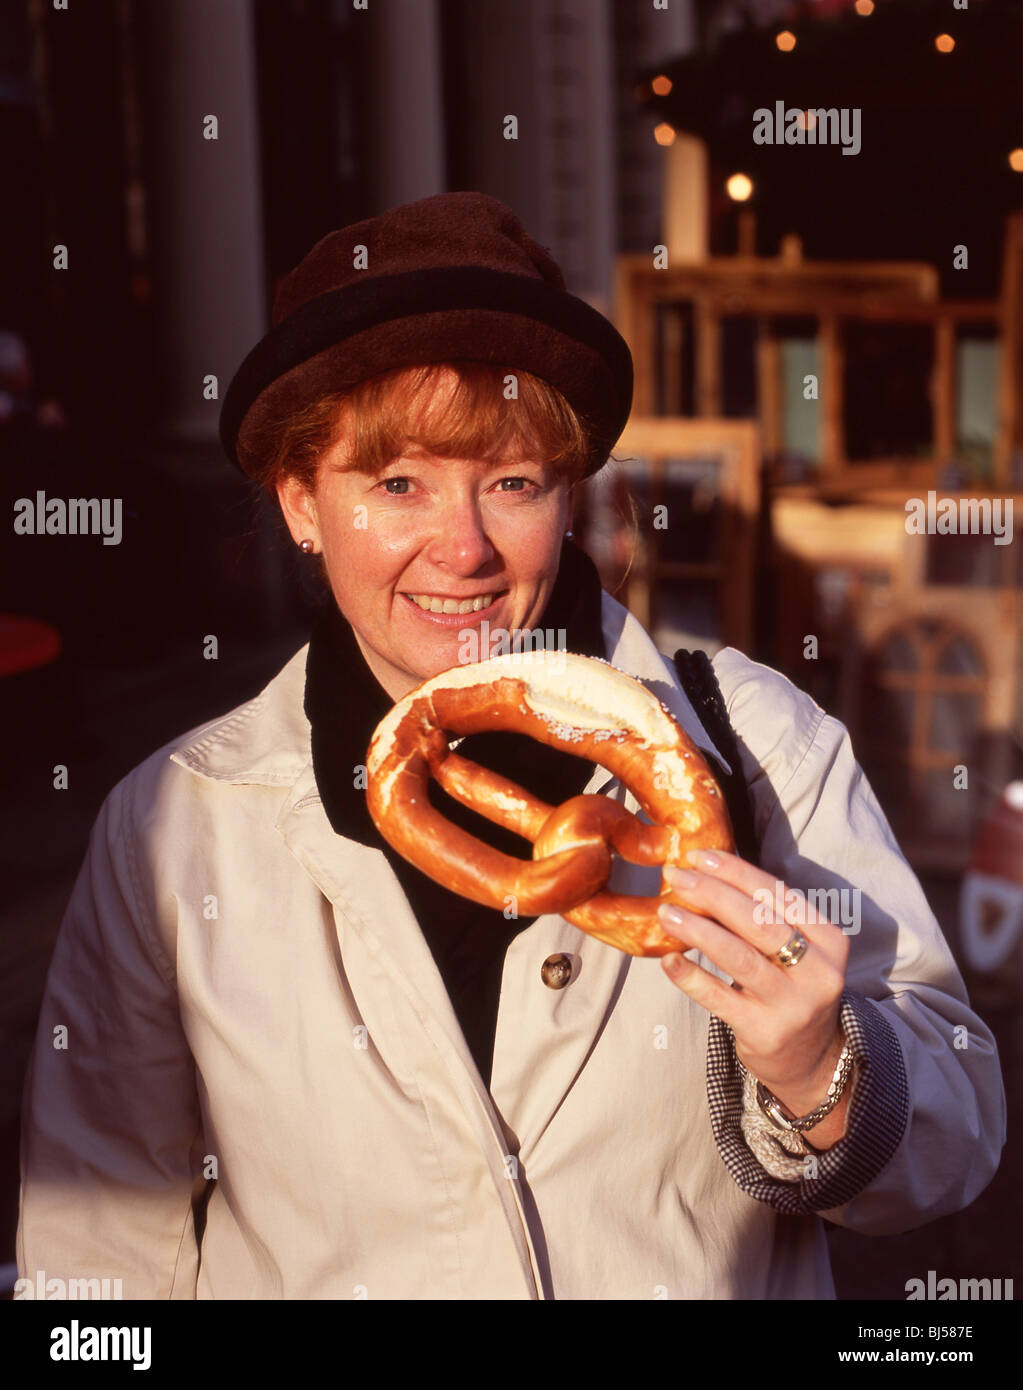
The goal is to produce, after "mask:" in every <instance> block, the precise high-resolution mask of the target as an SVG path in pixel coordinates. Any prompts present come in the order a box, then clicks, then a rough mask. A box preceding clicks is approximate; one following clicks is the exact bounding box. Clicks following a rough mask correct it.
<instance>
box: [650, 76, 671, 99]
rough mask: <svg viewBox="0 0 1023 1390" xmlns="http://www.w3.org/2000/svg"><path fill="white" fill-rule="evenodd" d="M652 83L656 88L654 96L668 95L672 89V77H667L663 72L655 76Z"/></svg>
mask: <svg viewBox="0 0 1023 1390" xmlns="http://www.w3.org/2000/svg"><path fill="white" fill-rule="evenodd" d="M650 85H651V87H653V89H654V96H658V97H666V96H667V95H668V93H669V92H670V91H671V78H670V77H665V76H664V74H663V73H661V74H659V75H658V76H657V77H655V78H654V80H653V81H652V82H651V83H650Z"/></svg>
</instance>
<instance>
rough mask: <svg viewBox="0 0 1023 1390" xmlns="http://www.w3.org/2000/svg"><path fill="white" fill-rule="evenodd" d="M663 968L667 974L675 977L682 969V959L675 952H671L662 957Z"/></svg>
mask: <svg viewBox="0 0 1023 1390" xmlns="http://www.w3.org/2000/svg"><path fill="white" fill-rule="evenodd" d="M664 966H665V969H666V970H667V971H668V973H669V974H671V975H677V974H678V972H679V971H680V970H681V969H682V957H681V956H680V955H679V953H678V952H677V951H672V953H671V954H670V955H668V956H665V957H664Z"/></svg>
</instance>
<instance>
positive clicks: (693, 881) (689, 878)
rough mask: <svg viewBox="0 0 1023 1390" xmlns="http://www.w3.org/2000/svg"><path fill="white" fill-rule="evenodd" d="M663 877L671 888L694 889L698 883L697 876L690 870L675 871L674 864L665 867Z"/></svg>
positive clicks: (698, 878)
mask: <svg viewBox="0 0 1023 1390" xmlns="http://www.w3.org/2000/svg"><path fill="white" fill-rule="evenodd" d="M664 877H665V878H666V879H667V880H668V882H669V883H670V884H671V885H672V887H673V888H695V887H696V885H697V884H698V883H699V881H700V875H699V874H694V873H693V872H692V870H691V869H676V868H675V865H674V864H669V865H668V866H667V868H666V869H665V870H664Z"/></svg>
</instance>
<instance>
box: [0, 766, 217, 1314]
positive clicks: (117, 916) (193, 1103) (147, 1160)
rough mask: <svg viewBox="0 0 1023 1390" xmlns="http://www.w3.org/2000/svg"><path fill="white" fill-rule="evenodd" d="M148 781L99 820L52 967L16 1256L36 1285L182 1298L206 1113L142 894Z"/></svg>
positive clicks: (29, 1117)
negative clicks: (108, 1286) (138, 810)
mask: <svg viewBox="0 0 1023 1390" xmlns="http://www.w3.org/2000/svg"><path fill="white" fill-rule="evenodd" d="M143 767H145V765H143ZM141 771H142V770H141V769H138V770H137V771H136V773H133V774H132V775H131V776H129V777H128V778H126V779H125V781H124V782H122V783H120V784H119V786H117V787H116V788H115V789H114V790H113V792H111V794H110V796H109V797H108V798H107V801H106V802H105V803H104V805H103V807H102V809H101V811H100V814H99V817H98V819H97V821H96V824H95V826H94V827H93V831H92V835H91V838H90V841H89V848H88V852H87V854H86V857H85V861H84V864H83V865H82V869H81V871H80V873H79V876H78V879H77V882H76V884H75V888H74V891H73V893H72V896H71V900H70V903H69V905H68V909H67V912H66V914H65V917H64V920H63V922H62V924H61V928H60V933H59V936H58V940H57V946H56V950H55V952H54V956H53V960H52V962H51V965H50V970H49V975H48V977H47V982H46V989H45V993H44V997H43V1003H42V1010H41V1013H40V1018H39V1026H38V1031H37V1034H36V1040H35V1047H34V1050H33V1053H32V1056H31V1059H30V1062H29V1069H28V1074H27V1078H26V1085H25V1093H24V1100H23V1106H22V1139H21V1201H20V1211H19V1222H18V1237H17V1261H18V1272H19V1275H20V1276H21V1277H22V1278H23V1279H27V1280H29V1281H31V1282H32V1283H33V1284H34V1283H36V1281H37V1272H39V1271H42V1272H43V1277H44V1278H45V1279H50V1278H54V1277H58V1278H61V1279H64V1280H71V1279H92V1278H97V1279H103V1278H109V1279H111V1280H113V1279H120V1280H121V1281H122V1289H121V1296H122V1297H124V1298H126V1299H165V1298H167V1299H182V1298H184V1299H189V1298H194V1297H195V1291H196V1277H197V1271H198V1262H199V1261H198V1246H197V1241H196V1235H195V1224H194V1220H193V1201H195V1202H196V1203H198V1202H199V1200H200V1197H201V1194H202V1192H203V1190H204V1182H203V1179H202V1176H201V1149H200V1145H199V1137H200V1121H199V1105H198V1098H197V1094H196V1083H195V1066H194V1062H193V1060H192V1057H191V1054H190V1052H189V1049H188V1046H187V1043H186V1040H185V1037H184V1035H183V1032H182V1028H181V1021H180V1016H179V1010H178V1002H177V991H176V988H175V975H174V969H173V967H172V965H171V963H170V961H169V960H168V958H167V955H166V952H165V951H164V950H163V949H162V948H161V945H160V943H159V941H158V940H157V937H156V934H155V931H154V925H153V920H152V913H151V911H150V910H149V908H147V906H146V900H145V894H144V892H142V891H140V877H139V869H138V855H137V845H136V838H135V823H134V815H133V793H134V790H135V788H136V786H137V784H138V779H139V774H140V772H141ZM194 1174H198V1177H197V1179H195V1180H194V1178H193V1175H194Z"/></svg>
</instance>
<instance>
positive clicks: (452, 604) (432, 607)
mask: <svg viewBox="0 0 1023 1390" xmlns="http://www.w3.org/2000/svg"><path fill="white" fill-rule="evenodd" d="M409 598H410V599H411V600H412V602H413V603H418V605H419V607H420V608H423V609H425V610H426V612H427V613H478V612H479V611H480V609H481V608H489V607H490V605H491V604H492V603H493V601H494V595H493V594H480V595H479V597H478V598H465V599H462V601H461V603H459V601H458V599H454V598H433V597H432V596H431V595H430V594H409Z"/></svg>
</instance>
